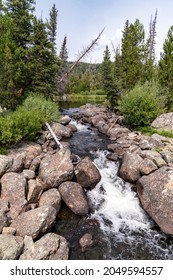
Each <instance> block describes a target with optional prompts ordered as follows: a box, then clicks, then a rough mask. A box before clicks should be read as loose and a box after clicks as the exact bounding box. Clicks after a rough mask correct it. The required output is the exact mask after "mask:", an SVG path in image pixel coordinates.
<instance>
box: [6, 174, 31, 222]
mask: <svg viewBox="0 0 173 280" xmlns="http://www.w3.org/2000/svg"><path fill="white" fill-rule="evenodd" d="M1 199H2V200H5V201H8V202H9V203H10V217H11V218H12V219H14V218H16V217H17V216H18V215H19V214H20V213H21V212H22V210H23V209H24V207H25V205H26V204H27V200H26V179H25V177H24V176H23V175H22V174H18V173H15V172H9V173H6V174H5V175H3V177H2V178H1Z"/></svg>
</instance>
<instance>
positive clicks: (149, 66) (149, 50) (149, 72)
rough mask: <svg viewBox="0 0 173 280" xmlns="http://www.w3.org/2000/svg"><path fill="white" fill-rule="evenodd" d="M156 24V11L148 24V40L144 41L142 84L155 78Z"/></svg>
mask: <svg viewBox="0 0 173 280" xmlns="http://www.w3.org/2000/svg"><path fill="white" fill-rule="evenodd" d="M156 22H157V10H156V13H155V16H154V20H153V19H152V17H151V20H150V24H149V38H148V39H147V40H146V43H145V47H144V70H143V75H142V77H141V81H142V82H143V83H144V82H146V81H152V80H153V79H154V78H155V76H156V65H155V60H156V54H155V44H156V40H155V38H156Z"/></svg>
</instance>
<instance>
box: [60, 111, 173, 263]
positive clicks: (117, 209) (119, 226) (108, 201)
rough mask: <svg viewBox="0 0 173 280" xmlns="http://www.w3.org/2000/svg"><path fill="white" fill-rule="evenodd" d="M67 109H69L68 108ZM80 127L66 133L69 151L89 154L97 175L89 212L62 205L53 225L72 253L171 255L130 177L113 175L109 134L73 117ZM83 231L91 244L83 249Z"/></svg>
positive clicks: (171, 242)
mask: <svg viewBox="0 0 173 280" xmlns="http://www.w3.org/2000/svg"><path fill="white" fill-rule="evenodd" d="M66 113H67V112H66ZM72 123H74V124H75V125H76V126H77V128H78V132H76V133H75V134H74V136H73V137H72V138H71V139H70V145H71V149H72V152H73V153H75V154H78V155H79V156H81V157H84V156H86V155H88V156H90V157H91V158H92V159H93V162H94V164H95V165H96V166H97V168H98V169H99V171H100V173H101V181H100V182H99V183H98V184H97V186H96V187H95V188H94V189H92V190H90V191H87V197H88V200H89V202H90V207H91V214H89V215H88V216H87V217H83V218H81V217H77V216H76V215H73V214H72V213H71V212H70V211H69V210H67V209H66V208H64V209H65V210H64V212H63V211H62V213H61V214H60V218H59V222H58V223H57V231H59V232H60V233H61V234H64V236H65V237H66V238H67V239H68V240H69V242H70V244H71V254H70V258H71V259H121V260H123V259H125V260H129V259H134V260H144V259H145V260H147V259H163V260H165V259H173V239H172V238H171V237H169V236H167V235H165V234H163V233H162V232H161V231H160V230H159V228H158V227H157V225H156V224H155V223H154V222H153V221H152V220H151V219H150V218H149V216H148V215H147V214H146V213H145V212H144V210H143V209H142V208H141V206H140V203H139V199H138V197H137V194H136V193H135V192H134V191H133V190H132V186H131V185H130V184H129V183H125V182H124V181H123V180H122V179H121V178H119V177H118V176H117V171H118V162H113V161H110V160H108V159H107V158H106V154H107V151H106V146H107V144H108V143H109V140H108V138H107V137H106V136H104V135H103V134H100V133H98V131H97V130H95V129H92V128H91V127H90V126H89V125H83V124H81V123H78V122H76V121H72ZM86 232H90V233H92V234H93V236H94V240H95V245H94V246H93V247H92V248H90V249H88V250H86V252H81V250H80V248H79V246H78V240H79V238H80V237H81V236H82V235H83V234H84V233H86Z"/></svg>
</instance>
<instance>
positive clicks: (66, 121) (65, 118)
mask: <svg viewBox="0 0 173 280" xmlns="http://www.w3.org/2000/svg"><path fill="white" fill-rule="evenodd" d="M70 121H71V118H70V117H69V116H68V115H65V116H63V117H62V118H61V119H60V124H62V125H67V124H69V122H70Z"/></svg>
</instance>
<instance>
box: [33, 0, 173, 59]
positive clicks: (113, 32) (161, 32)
mask: <svg viewBox="0 0 173 280" xmlns="http://www.w3.org/2000/svg"><path fill="white" fill-rule="evenodd" d="M36 2H37V14H38V16H40V14H41V11H43V17H48V11H49V10H50V9H51V7H52V5H53V3H55V4H56V6H57V9H58V11H59V12H58V30H57V48H58V50H59V49H60V47H61V44H62V42H63V38H64V36H65V35H67V48H68V51H69V60H74V59H75V58H76V54H77V53H78V52H80V51H81V50H82V47H83V46H87V45H88V44H89V43H90V42H91V40H92V39H93V38H95V37H96V36H98V34H99V32H100V31H101V30H102V29H103V27H104V26H106V28H105V31H104V33H103V35H102V36H101V38H100V40H99V42H98V46H97V47H95V51H94V52H92V61H94V62H95V61H97V62H101V61H102V59H103V52H104V49H105V47H106V45H108V46H109V48H110V50H111V52H112V55H113V50H112V44H111V42H112V43H113V45H114V46H115V48H116V47H118V46H119V45H120V43H121V38H122V30H123V27H124V24H125V21H126V20H129V21H130V22H132V23H134V21H135V20H136V19H137V18H138V19H139V20H140V22H141V23H142V24H144V27H145V31H146V35H148V32H149V21H150V17H151V15H152V14H153V15H154V13H155V10H156V8H157V9H158V21H157V24H156V31H157V37H156V42H157V44H156V52H157V56H158V55H159V53H160V51H162V46H163V41H164V40H165V38H166V36H167V31H168V29H169V27H170V26H171V25H172V24H173V22H172V10H173V1H172V0H167V1H166V3H165V1H163V0H152V1H151V0H145V1H137V0H131V1H128V0H109V1H106V0H49V1H42V0H37V1H36ZM94 35H95V36H94Z"/></svg>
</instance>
